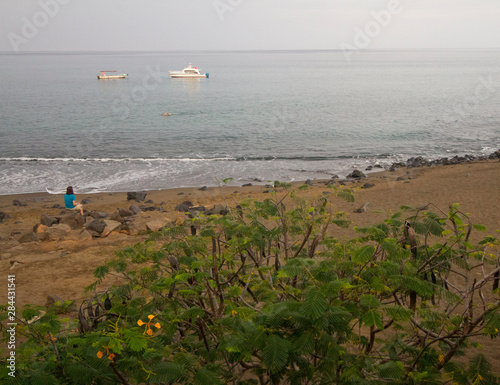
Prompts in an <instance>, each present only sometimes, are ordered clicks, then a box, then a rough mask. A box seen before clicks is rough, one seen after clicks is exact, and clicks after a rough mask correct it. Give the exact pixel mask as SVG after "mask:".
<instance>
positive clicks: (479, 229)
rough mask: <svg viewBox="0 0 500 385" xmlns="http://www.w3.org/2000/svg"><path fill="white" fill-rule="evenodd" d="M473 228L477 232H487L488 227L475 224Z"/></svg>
mask: <svg viewBox="0 0 500 385" xmlns="http://www.w3.org/2000/svg"><path fill="white" fill-rule="evenodd" d="M472 227H474V228H475V229H476V230H477V231H486V230H487V228H486V226H483V225H478V224H473V225H472Z"/></svg>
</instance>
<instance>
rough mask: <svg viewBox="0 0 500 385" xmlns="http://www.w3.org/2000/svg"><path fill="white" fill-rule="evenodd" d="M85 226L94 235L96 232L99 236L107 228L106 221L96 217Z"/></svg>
mask: <svg viewBox="0 0 500 385" xmlns="http://www.w3.org/2000/svg"><path fill="white" fill-rule="evenodd" d="M85 228H86V229H87V231H88V232H89V233H90V234H92V236H94V233H97V234H98V236H100V235H101V234H102V232H103V231H104V229H105V228H106V222H104V219H94V220H93V221H92V222H90V223H89V224H88V225H86V226H85Z"/></svg>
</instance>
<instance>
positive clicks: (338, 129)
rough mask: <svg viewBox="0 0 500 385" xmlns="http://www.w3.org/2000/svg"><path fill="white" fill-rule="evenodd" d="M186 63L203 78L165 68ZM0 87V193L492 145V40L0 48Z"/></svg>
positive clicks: (432, 154) (87, 189) (495, 56)
mask: <svg viewBox="0 0 500 385" xmlns="http://www.w3.org/2000/svg"><path fill="white" fill-rule="evenodd" d="M189 63H193V65H196V66H198V67H199V68H200V70H201V71H202V72H209V73H210V77H209V78H208V79H170V78H169V76H168V71H171V70H182V69H183V68H184V67H186V66H187V65H188V64H189ZM101 70H117V71H118V72H119V73H128V75H129V76H128V78H127V79H124V80H97V75H98V74H99V71H101ZM0 89H1V93H0V194H17V193H30V192H41V191H49V192H51V193H62V192H64V191H65V188H66V186H68V185H73V186H74V188H75V192H76V193H80V194H81V193H91V192H116V191H136V190H158V189H166V188H174V187H188V186H191V187H196V186H199V187H201V186H205V185H206V186H216V185H217V184H219V183H221V181H223V180H225V179H226V178H232V181H231V182H230V183H231V184H234V185H241V184H244V183H254V184H259V183H262V184H263V183H268V182H270V181H275V180H280V181H293V180H306V179H315V178H318V179H328V178H330V177H331V176H332V175H334V174H337V175H340V176H342V175H344V176H345V175H347V174H348V173H349V172H351V171H352V170H353V169H355V168H360V169H362V170H364V169H365V168H366V166H368V165H375V164H379V165H382V166H387V165H389V164H391V163H392V162H395V161H401V160H405V159H407V158H409V157H412V156H423V157H426V158H428V159H436V158H441V157H452V156H455V155H464V154H471V155H476V156H477V155H483V154H489V153H491V152H492V151H494V150H496V149H498V148H499V147H500V50H445V51H438V50H421V51H360V52H355V53H353V55H352V57H351V60H350V62H348V61H347V60H346V58H345V57H344V54H343V53H342V52H341V51H249V52H149V53H145V52H137V53H116V52H115V53H105V52H102V53H23V54H8V53H4V54H0ZM165 112H169V113H171V114H172V115H170V116H163V114H164V113H165Z"/></svg>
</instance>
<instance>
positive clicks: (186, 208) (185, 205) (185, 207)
mask: <svg viewBox="0 0 500 385" xmlns="http://www.w3.org/2000/svg"><path fill="white" fill-rule="evenodd" d="M192 206H193V203H192V202H190V201H184V202H182V203H181V204H180V205H177V207H176V208H175V211H180V212H183V213H185V212H186V211H189V208H190V207H192Z"/></svg>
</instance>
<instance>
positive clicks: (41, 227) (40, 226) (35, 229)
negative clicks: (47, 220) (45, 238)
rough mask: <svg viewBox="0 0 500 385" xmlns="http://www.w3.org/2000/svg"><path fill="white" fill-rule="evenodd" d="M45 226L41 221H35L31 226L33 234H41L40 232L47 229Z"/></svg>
mask: <svg viewBox="0 0 500 385" xmlns="http://www.w3.org/2000/svg"><path fill="white" fill-rule="evenodd" d="M47 228H48V227H47V226H45V225H43V224H41V223H37V224H36V225H35V226H34V227H33V232H34V233H35V234H41V233H45V232H46V231H47Z"/></svg>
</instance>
